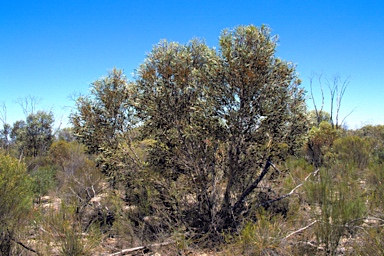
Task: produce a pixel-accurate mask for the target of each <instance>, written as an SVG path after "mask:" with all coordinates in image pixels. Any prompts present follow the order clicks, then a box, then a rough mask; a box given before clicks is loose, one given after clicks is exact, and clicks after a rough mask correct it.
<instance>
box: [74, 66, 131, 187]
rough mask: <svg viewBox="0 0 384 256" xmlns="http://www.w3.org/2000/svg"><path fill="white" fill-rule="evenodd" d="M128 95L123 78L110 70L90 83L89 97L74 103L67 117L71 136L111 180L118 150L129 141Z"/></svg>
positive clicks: (114, 178) (117, 159)
mask: <svg viewBox="0 0 384 256" xmlns="http://www.w3.org/2000/svg"><path fill="white" fill-rule="evenodd" d="M130 96H131V95H130V89H129V84H128V81H127V79H126V77H125V76H124V74H123V72H122V70H118V69H116V68H114V69H113V70H112V71H110V72H109V74H108V76H107V77H104V78H101V79H99V80H97V81H95V82H93V83H92V85H91V94H90V95H87V96H81V97H79V98H78V99H77V100H76V111H75V112H73V113H72V114H71V116H70V119H71V122H72V124H73V133H74V135H75V137H76V138H77V139H78V140H79V141H80V142H81V143H83V144H84V145H85V146H86V149H87V152H88V153H91V154H98V156H99V158H98V162H99V164H100V165H101V167H102V168H103V171H104V172H105V173H106V174H107V175H108V176H109V177H110V178H111V180H112V181H115V180H116V176H117V175H118V174H117V173H116V171H117V169H118V168H117V165H119V163H120V162H121V159H120V156H119V155H118V154H119V152H120V151H119V150H118V148H119V147H120V146H121V144H122V143H123V142H124V141H125V142H127V141H128V142H129V138H128V137H127V136H128V134H129V132H130V131H131V130H132V127H133V125H134V121H133V115H132V111H133V108H132V105H130Z"/></svg>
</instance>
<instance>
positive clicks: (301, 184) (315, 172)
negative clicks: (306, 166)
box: [260, 169, 319, 206]
mask: <svg viewBox="0 0 384 256" xmlns="http://www.w3.org/2000/svg"><path fill="white" fill-rule="evenodd" d="M318 172H319V169H317V170H316V171H314V172H311V173H310V174H308V175H307V177H305V179H304V181H303V182H302V183H300V184H299V185H297V186H296V187H294V188H293V189H292V190H291V191H290V192H289V193H288V194H285V195H283V196H280V197H278V198H275V199H272V200H269V201H267V202H264V203H262V204H260V206H266V205H269V204H272V203H274V202H276V201H279V200H282V199H284V198H287V197H289V196H291V195H292V194H293V193H294V192H295V191H296V190H297V189H298V188H300V187H301V186H303V184H304V182H306V181H307V180H308V179H309V177H310V176H311V175H313V176H316V175H317V173H318Z"/></svg>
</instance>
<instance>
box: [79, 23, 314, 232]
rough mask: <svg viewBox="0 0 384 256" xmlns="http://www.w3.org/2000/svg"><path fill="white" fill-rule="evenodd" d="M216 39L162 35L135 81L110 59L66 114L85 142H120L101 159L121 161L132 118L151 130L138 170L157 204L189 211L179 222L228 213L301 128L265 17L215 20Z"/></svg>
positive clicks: (299, 110)
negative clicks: (258, 21)
mask: <svg viewBox="0 0 384 256" xmlns="http://www.w3.org/2000/svg"><path fill="white" fill-rule="evenodd" d="M219 43H220V48H219V49H218V50H216V49H214V48H210V47H208V46H207V45H206V44H205V43H204V42H203V41H200V40H192V41H190V42H189V43H187V44H185V45H183V44H179V43H175V42H167V41H161V42H160V43H158V44H157V45H155V46H154V48H153V49H152V51H151V52H150V53H149V54H148V56H147V58H146V59H145V60H144V63H143V64H142V65H141V66H140V67H139V69H138V70H137V74H136V79H135V81H133V82H131V83H128V82H127V80H126V79H125V77H124V76H123V75H122V71H120V70H117V69H114V70H113V71H111V72H110V74H109V76H108V77H107V78H103V79H101V80H99V81H96V82H95V83H93V85H92V86H93V89H92V95H91V96H90V97H80V98H79V99H78V100H77V106H78V109H77V112H75V113H73V114H72V122H73V125H74V129H75V132H76V135H77V137H78V138H79V139H80V141H82V142H83V143H85V145H87V146H88V150H89V151H90V152H104V153H106V152H107V151H108V150H109V149H113V150H114V152H116V151H119V150H120V154H114V164H112V165H108V168H115V167H116V166H120V167H121V168H124V166H125V168H127V166H129V163H128V162H129V161H130V160H131V158H126V157H125V156H124V154H123V153H122V152H123V151H124V147H128V148H130V149H131V151H133V152H134V149H132V144H130V143H128V145H127V138H128V137H129V138H130V139H132V133H131V132H130V131H132V128H133V127H135V129H136V131H137V133H138V134H139V135H138V136H137V137H136V139H139V138H140V139H151V140H152V141H153V142H152V143H150V145H148V149H147V152H148V154H147V156H146V158H145V159H143V160H144V161H143V163H145V164H143V165H142V167H141V168H139V169H138V170H137V171H140V170H146V172H150V173H153V175H155V177H158V178H156V179H155V180H152V179H149V180H147V181H148V184H149V186H150V187H151V189H153V190H154V192H153V193H155V194H158V195H161V196H160V202H161V201H162V203H160V204H161V205H162V207H164V210H166V211H169V212H178V213H181V212H184V213H185V211H191V212H196V213H198V214H199V216H200V218H198V220H197V221H195V222H194V223H188V225H192V226H195V227H200V228H201V229H203V230H204V231H213V230H221V229H223V228H228V227H229V224H228V223H237V221H239V220H240V219H239V218H240V217H241V216H242V215H244V214H246V213H247V211H249V210H250V209H245V201H246V200H254V199H251V198H250V195H251V194H253V193H254V191H255V190H256V189H257V188H258V184H259V182H260V181H261V180H262V179H263V177H264V176H265V175H266V173H267V172H268V169H269V167H270V166H271V165H272V162H271V161H279V160H281V159H283V158H284V157H285V156H287V155H288V154H294V153H295V152H296V150H297V149H298V147H299V145H300V143H301V142H302V134H303V133H304V132H306V130H307V127H306V115H305V102H304V91H303V89H301V88H300V86H299V85H300V80H299V79H298V77H297V74H296V72H295V65H294V64H292V63H290V62H286V61H283V60H281V59H279V58H277V57H276V56H275V51H276V45H277V38H276V37H274V36H272V35H271V34H270V30H269V28H268V27H266V26H262V27H260V28H257V27H255V26H240V27H237V28H235V29H234V30H224V31H223V32H222V34H221V36H220V40H219ZM132 120H135V122H132ZM133 124H135V125H133ZM127 134H130V136H128V137H126V136H124V135H127ZM125 152H127V151H125ZM116 159H120V160H119V161H116ZM115 174H116V173H115ZM156 175H158V176H156ZM181 187H183V188H181ZM175 188H180V189H176V190H175ZM188 197H192V198H193V202H194V203H193V205H191V203H190V202H189V201H190V200H189V201H188V200H186V198H188ZM252 198H254V197H252ZM169 202H172V204H169ZM174 218H176V216H174ZM231 225H232V224H231ZM235 225H236V224H235Z"/></svg>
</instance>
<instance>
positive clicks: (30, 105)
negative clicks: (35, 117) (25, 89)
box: [16, 95, 41, 117]
mask: <svg viewBox="0 0 384 256" xmlns="http://www.w3.org/2000/svg"><path fill="white" fill-rule="evenodd" d="M16 102H17V103H18V104H19V105H20V107H21V109H22V110H23V113H24V115H25V117H27V116H29V115H30V114H34V113H35V112H36V107H37V105H39V103H40V102H41V98H37V97H35V96H31V95H29V96H26V97H25V98H18V99H17V100H16Z"/></svg>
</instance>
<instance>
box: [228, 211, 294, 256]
mask: <svg viewBox="0 0 384 256" xmlns="http://www.w3.org/2000/svg"><path fill="white" fill-rule="evenodd" d="M284 222H285V221H284V220H283V219H282V218H281V216H274V217H271V216H268V215H267V214H266V213H265V212H261V213H259V214H257V222H248V223H247V224H245V226H244V227H243V228H242V230H241V232H240V234H239V236H237V237H236V238H235V241H234V242H233V243H231V244H230V249H229V250H228V251H229V252H228V255H288V252H287V251H286V250H285V248H284V247H283V246H282V240H283V234H284V229H285V227H284Z"/></svg>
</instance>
